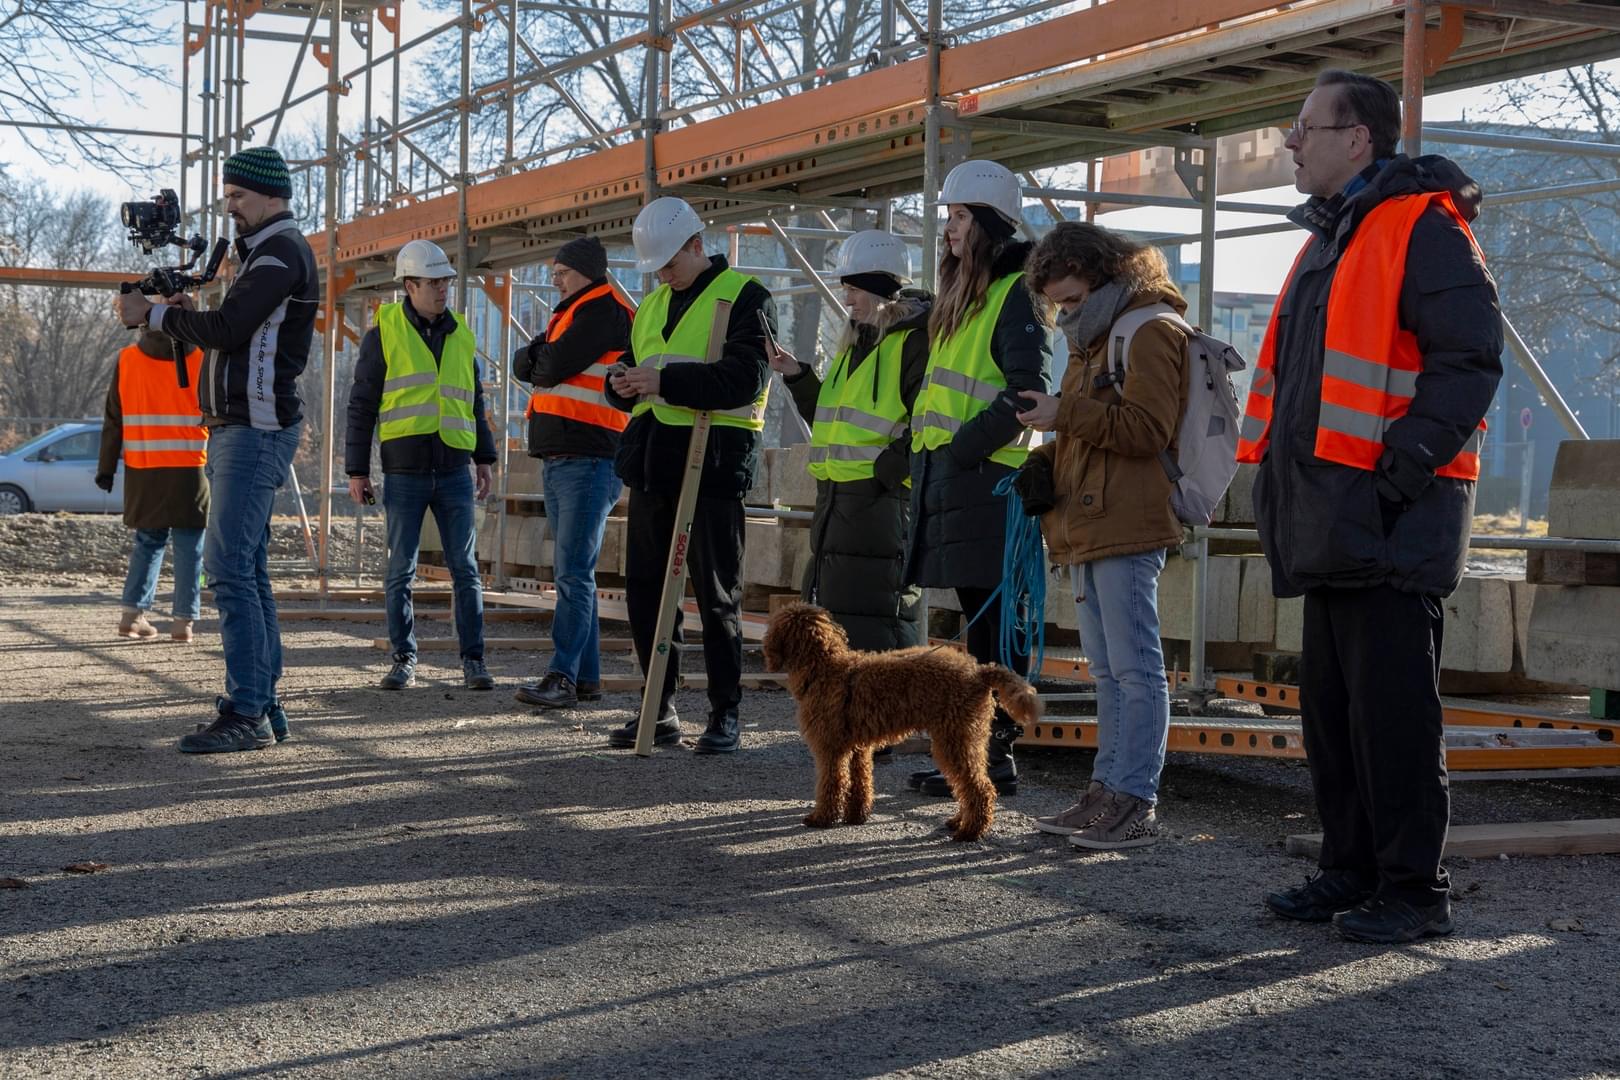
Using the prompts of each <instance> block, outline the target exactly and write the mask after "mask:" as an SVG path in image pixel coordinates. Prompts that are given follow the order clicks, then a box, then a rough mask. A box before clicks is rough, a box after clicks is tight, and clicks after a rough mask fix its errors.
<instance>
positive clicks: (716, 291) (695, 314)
mask: <svg viewBox="0 0 1620 1080" xmlns="http://www.w3.org/2000/svg"><path fill="white" fill-rule="evenodd" d="M753 280H754V279H753V278H751V277H747V276H745V275H743V274H739V273H737V271H735V270H733V269H731V268H730V267H727V268H726V269H724V270H722V271H720V273H718V274H716V275H715V276H714V280H713V281H711V282H709V284H708V286H707V287H705V288H704V290H703V292H702V293H700V294H699V295H698V296H697V297H696V298H695V299H693V301H692V303H691V305H690V306H689V307H687V309H686V310H685V311H684V312H682V313H681V319H680V322H678V323H676V324H675V331H674V333H672V334H671V335H670V336H669V337H668V338H665V337H664V324H665V323H666V322H668V321H669V300H670V296H671V295H672V292H671V290H670V287H669V286H668V285H660V286H659V287H658V288H656V289H654V290H653V293H652V295H651V296H649V297H647V298H646V299H645V300H643V301H642V303H641V306H640V307H639V308H637V309H636V319H635V322H633V323H632V324H631V325H630V344H631V347H632V348H633V349H634V350H635V354H636V364H637V365H638V366H642V367H645V366H646V365H648V364H651V365H652V366H653V367H655V368H657V369H658V370H659V371H662V370H664V368H666V367H668V366H669V365H670V364H701V363H704V362H705V360H706V359H707V357H708V353H709V328H710V326H712V325H713V323H714V306H715V304H716V303H718V302H719V301H721V300H729V301H731V302H732V303H733V304H735V303H736V302H737V295H738V294H739V293H741V292H742V290H743V286H744V285H747V284H748V283H749V282H750V281H753ZM770 389H771V384H770V381H769V380H766V382H765V386H764V388H763V389H761V390H760V392H759V397H757V398H755V399H754V403H753V404H752V405H744V406H742V407H740V408H736V409H714V410H712V411H711V412H710V414H709V415H710V416H711V417H713V420H714V424H715V425H716V426H717V427H734V428H746V429H748V430H749V431H764V430H765V400H766V398H767V396H768V395H769V393H770ZM648 411H651V412H652V414H653V416H654V417H656V418H657V420H658V422H659V423H661V424H672V425H674V426H676V427H691V426H692V421H693V420H695V419H696V418H697V413H696V412H695V411H694V410H692V409H688V408H684V407H682V406H680V405H671V404H669V403H668V402H667V401H665V400H664V399H663V398H661V397H655V396H654V397H649V396H645V395H644V396H642V397H641V398H640V399H639V400H637V401H636V404H635V408H633V409H631V411H630V415H631V416H632V417H635V416H641V415H642V414H643V413H646V412H648Z"/></svg>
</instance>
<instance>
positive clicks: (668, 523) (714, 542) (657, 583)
mask: <svg viewBox="0 0 1620 1080" xmlns="http://www.w3.org/2000/svg"><path fill="white" fill-rule="evenodd" d="M675 502H676V497H675V496H674V495H661V494H658V493H656V492H648V491H639V490H637V489H635V488H631V489H630V520H629V522H628V523H627V525H626V532H627V536H626V541H625V582H624V592H625V605H626V606H627V607H628V608H629V609H630V636H631V638H632V639H633V640H634V642H635V646H636V659H637V660H639V661H640V662H641V670H643V671H646V670H647V667H648V665H649V663H650V660H651V657H652V648H653V641H654V639H655V638H656V637H657V629H658V627H657V623H658V601H659V599H660V598H661V597H662V595H663V589H664V568H665V564H666V563H667V562H668V560H669V541H670V537H672V536H673V535H674V534H675ZM742 557H743V504H742V500H741V499H714V498H706V497H704V496H701V495H700V496H698V501H697V510H696V512H695V513H694V514H693V517H692V542H691V545H690V547H688V549H687V559H688V575H689V577H690V579H691V582H692V592H693V594H694V595H695V596H696V597H697V605H698V615H699V618H700V620H701V622H702V624H703V664H704V667H705V669H706V670H707V673H708V676H709V707H710V708H711V709H712V710H713V711H714V712H716V713H723V712H726V711H727V710H733V709H736V708H737V705H738V704H739V703H740V702H741V701H742V644H743V643H742V623H741V620H740V618H739V612H740V611H741V609H742ZM683 621H684V616H683V615H682V613H681V611H680V609H679V608H677V609H676V612H675V637H674V644H673V647H672V649H671V651H670V658H669V667H668V668H667V669H666V671H665V673H664V686H663V696H662V697H661V698H660V699H659V707H660V713H659V715H661V716H662V715H665V714H666V713H667V712H668V709H669V698H670V695H671V694H673V693H674V692H675V678H676V676H677V675H679V674H680V670H681V652H682V651H683V649H684V647H685V642H686V638H685V635H684V633H683V631H682V623H683Z"/></svg>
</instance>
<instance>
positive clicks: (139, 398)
mask: <svg viewBox="0 0 1620 1080" xmlns="http://www.w3.org/2000/svg"><path fill="white" fill-rule="evenodd" d="M202 358H203V357H202V351H201V350H200V349H193V350H192V351H191V354H190V355H189V356H187V357H186V372H187V374H188V376H189V379H188V382H189V383H190V385H189V386H181V385H179V383H178V382H177V380H176V379H175V377H174V361H173V360H163V359H159V358H158V357H155V356H148V355H147V354H146V353H145V352H142V351H141V349H140V347H139V346H137V345H131V346H129V347H128V348H126V349H124V350H123V351H122V352H120V353H119V354H118V400H119V402H120V403H121V404H122V406H123V410H124V465H125V466H126V467H127V468H131V469H164V468H170V469H172V468H196V467H198V466H200V465H204V464H207V462H208V429H207V428H205V427H203V422H202V410H201V409H199V408H198V407H197V377H198V375H199V374H200V373H201V371H202Z"/></svg>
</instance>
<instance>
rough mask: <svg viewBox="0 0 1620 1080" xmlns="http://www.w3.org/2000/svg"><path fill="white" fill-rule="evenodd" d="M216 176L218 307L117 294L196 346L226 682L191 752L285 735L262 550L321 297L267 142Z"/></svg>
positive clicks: (211, 560)
mask: <svg viewBox="0 0 1620 1080" xmlns="http://www.w3.org/2000/svg"><path fill="white" fill-rule="evenodd" d="M222 179H223V182H224V183H223V188H222V191H223V194H224V197H225V212H226V214H227V215H228V216H229V217H230V219H231V221H232V223H233V224H234V225H235V226H236V245H235V247H236V257H237V261H238V264H239V265H238V268H237V272H236V278H235V280H234V281H233V282H232V283H231V288H230V291H229V292H227V293H226V294H225V299H224V300H223V301H222V302H221V304H220V306H219V307H218V308H217V309H216V310H213V311H197V310H195V308H194V306H193V304H192V302H191V299H190V298H189V297H187V296H184V295H181V294H176V295H174V296H166V297H164V298H163V302H162V303H158V304H153V303H151V302H149V301H148V300H147V299H146V298H145V297H144V296H142V295H140V294H139V293H122V294H120V295H119V297H118V299H117V302H116V303H117V314H118V317H119V319H120V320H121V321H122V322H123V323H124V325H125V326H129V327H142V326H144V327H150V328H151V329H153V330H161V331H163V332H164V333H165V334H167V335H169V336H170V337H171V338H174V339H176V340H179V341H182V342H185V343H186V344H188V345H194V346H197V347H199V348H201V349H203V350H205V359H204V361H203V366H202V371H201V372H200V375H199V378H198V386H197V390H198V404H199V405H200V406H201V409H202V414H203V423H204V424H206V425H207V426H208V429H209V440H208V463H207V473H208V483H209V488H210V493H211V497H212V501H211V504H210V507H209V513H208V534H207V538H206V539H205V541H204V544H203V567H204V570H205V572H206V573H207V575H208V584H209V586H210V587H211V588H212V589H213V590H214V603H215V605H216V606H217V607H218V608H219V621H220V625H219V632H220V642H221V644H222V646H223V648H224V653H225V693H224V694H223V695H222V696H220V697H219V698H217V699H216V702H215V704H216V709H217V714H216V715H215V716H214V717H212V722H211V723H209V724H207V725H206V726H204V727H202V729H201V730H199V731H196V732H193V733H192V734H188V735H186V736H184V737H182V738H181V740H180V750H181V752H182V753H188V754H211V753H217V752H220V751H225V750H257V749H260V748H262V747H265V746H268V745H270V744H271V743H272V742H279V741H281V740H282V739H285V738H286V737H287V714H286V712H285V711H284V710H283V709H282V708H281V704H280V702H279V701H278V699H277V697H276V682H277V680H278V679H280V678H281V630H280V627H279V626H278V625H277V622H276V603H275V598H274V597H273V596H272V595H271V592H270V575H269V571H268V569H267V566H266V560H267V555H268V548H269V541H270V511H271V507H272V504H273V503H274V501H275V494H276V491H277V489H278V488H280V487H281V486H282V484H284V483H285V482H286V479H287V472H288V469H289V468H290V467H291V464H292V458H293V454H294V452H295V451H296V450H297V449H298V436H299V433H300V432H301V431H302V429H303V405H302V402H301V401H300V400H299V396H298V376H299V375H300V374H302V373H303V370H304V365H305V363H306V362H307V361H308V359H309V346H310V340H311V338H312V337H313V335H314V330H315V310H316V305H317V303H318V302H319V299H320V285H319V277H318V275H317V274H316V271H315V256H314V254H313V253H312V252H311V251H310V249H309V243H308V242H307V241H306V240H305V239H304V235H303V233H302V232H301V231H300V230H299V228H298V223H297V222H296V221H294V220H293V215H292V212H291V211H290V210H289V209H288V208H287V204H288V202H289V201H290V200H291V199H292V178H291V177H290V176H289V175H288V173H287V163H286V162H285V161H283V160H282V158H281V155H280V154H279V153H277V152H276V151H275V150H274V149H273V148H271V147H267V146H257V147H253V148H251V149H248V150H243V151H241V152H239V153H236V154H233V155H232V156H231V157H230V158H228V159H227V160H226V162H225V167H224V170H223V173H222Z"/></svg>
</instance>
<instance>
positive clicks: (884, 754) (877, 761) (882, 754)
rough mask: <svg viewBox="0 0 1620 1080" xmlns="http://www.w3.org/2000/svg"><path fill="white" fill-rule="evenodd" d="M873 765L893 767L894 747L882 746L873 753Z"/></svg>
mask: <svg viewBox="0 0 1620 1080" xmlns="http://www.w3.org/2000/svg"><path fill="white" fill-rule="evenodd" d="M872 764H874V765H893V764H894V747H892V746H880V747H878V748H877V749H876V750H874V751H872Z"/></svg>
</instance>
